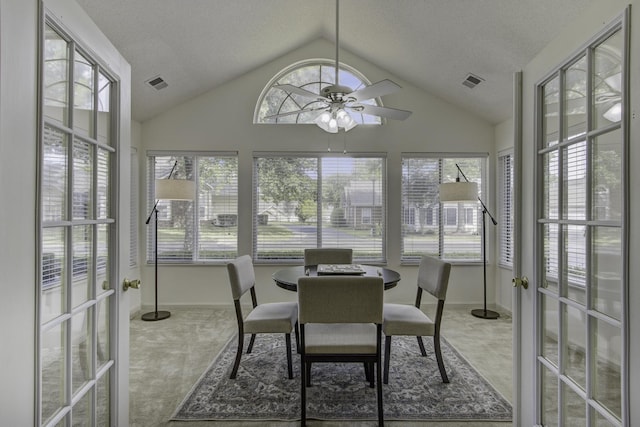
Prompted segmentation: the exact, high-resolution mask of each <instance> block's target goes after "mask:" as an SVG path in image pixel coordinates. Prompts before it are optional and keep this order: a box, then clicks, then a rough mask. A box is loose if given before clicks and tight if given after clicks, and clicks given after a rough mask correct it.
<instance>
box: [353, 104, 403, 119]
mask: <svg viewBox="0 0 640 427" xmlns="http://www.w3.org/2000/svg"><path fill="white" fill-rule="evenodd" d="M352 107H353V108H354V111H357V112H359V113H363V114H371V115H372V116H380V117H385V118H387V119H393V120H404V119H406V118H407V117H409V116H410V115H411V114H412V113H411V111H407V110H399V109H397V108H388V107H378V106H377V105H367V104H360V105H357V106H352Z"/></svg>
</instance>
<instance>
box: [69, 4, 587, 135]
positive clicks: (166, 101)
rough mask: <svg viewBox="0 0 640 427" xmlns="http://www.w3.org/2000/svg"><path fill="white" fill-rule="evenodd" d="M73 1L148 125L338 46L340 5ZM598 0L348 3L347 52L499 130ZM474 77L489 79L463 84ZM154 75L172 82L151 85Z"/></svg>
mask: <svg viewBox="0 0 640 427" xmlns="http://www.w3.org/2000/svg"><path fill="white" fill-rule="evenodd" d="M77 1H78V3H79V4H80V6H82V7H83V8H84V10H85V11H86V12H87V13H88V14H89V16H91V18H92V19H93V20H94V21H95V22H96V23H97V25H98V26H99V27H100V28H101V29H102V31H103V32H104V33H105V34H106V36H107V37H108V38H109V39H110V40H111V42H112V43H113V44H114V45H115V46H116V47H117V48H118V50H119V51H120V53H121V54H122V55H124V57H125V58H126V59H127V60H128V61H129V63H130V64H131V68H132V104H133V105H132V111H133V118H134V119H135V120H138V121H141V122H143V121H145V120H147V119H149V118H151V117H154V116H155V115H157V114H159V113H161V112H163V111H165V110H167V109H169V108H171V107H172V106H174V105H177V104H180V103H182V102H184V101H186V100H188V99H190V98H193V97H195V96H198V95H200V94H202V93H205V92H208V91H210V90H212V89H214V88H216V87H217V86H219V85H222V84H224V83H226V82H228V81H230V80H232V79H234V78H237V77H239V76H241V75H243V74H245V73H247V72H249V71H251V70H253V69H255V68H257V67H260V66H261V65H263V64H266V63H268V62H270V61H272V60H274V59H276V58H278V57H280V56H281V55H284V54H286V53H288V52H290V51H292V50H294V49H296V48H299V47H301V46H304V45H305V44H307V43H309V42H311V41H313V40H316V39H318V38H325V39H327V40H329V41H331V42H332V43H334V42H335V24H336V17H335V1H334V0H228V1H225V0H77ZM593 1H599V0H393V1H392V0H342V1H341V2H340V47H341V48H343V49H345V50H348V51H349V52H351V53H352V54H355V55H358V56H360V57H361V58H363V59H365V60H367V61H369V62H371V63H373V64H376V65H377V66H379V67H380V68H382V69H383V70H388V71H389V73H391V74H393V75H395V76H398V77H399V78H401V79H403V80H405V81H407V82H409V83H410V84H412V85H414V86H416V87H419V88H422V89H424V90H425V91H427V92H429V93H432V94H434V95H436V96H438V97H440V98H442V99H444V100H446V101H448V102H450V103H452V104H454V105H457V106H459V107H461V108H463V109H466V110H468V111H470V112H472V113H474V114H476V115H477V116H479V117H481V118H484V119H486V120H487V121H489V122H491V123H499V122H501V121H503V120H505V119H507V118H509V117H510V115H511V110H512V107H511V105H512V95H511V94H512V81H513V73H514V72H515V71H518V70H520V69H522V68H523V67H524V66H525V65H526V64H527V63H528V62H529V61H530V60H531V59H532V58H533V57H534V56H535V55H536V54H537V53H538V52H539V51H540V50H541V49H542V48H543V47H544V46H545V45H547V44H548V43H549V42H550V41H551V40H552V39H553V38H554V36H555V35H556V34H558V33H559V31H560V30H561V29H562V26H563V24H564V23H565V22H570V21H571V20H573V18H574V17H575V16H577V14H579V13H580V12H581V11H582V10H583V9H584V8H586V7H587V6H588V5H589V4H590V3H592V2H593ZM327 57H328V58H333V57H334V52H327ZM469 73H472V74H474V75H476V76H479V77H481V78H482V79H484V81H483V82H481V83H480V84H479V85H478V86H476V87H475V88H473V89H470V88H468V87H466V86H464V85H463V84H462V82H463V81H464V79H465V78H466V77H467V75H468V74H469ZM156 76H162V78H163V79H164V80H165V81H166V82H167V83H168V87H167V88H165V89H163V90H161V91H157V90H156V89H153V88H151V87H150V86H148V85H147V84H146V83H145V82H146V81H148V80H149V79H151V78H153V77H156ZM268 77H269V78H270V77H271V76H268ZM265 83H266V80H265ZM257 95H258V94H256V96H257Z"/></svg>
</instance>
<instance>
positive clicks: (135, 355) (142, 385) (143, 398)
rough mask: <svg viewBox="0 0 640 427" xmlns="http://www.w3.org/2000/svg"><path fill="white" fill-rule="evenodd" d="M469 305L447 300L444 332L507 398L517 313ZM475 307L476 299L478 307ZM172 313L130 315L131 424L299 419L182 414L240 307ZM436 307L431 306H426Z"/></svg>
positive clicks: (227, 426)
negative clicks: (149, 317) (180, 418)
mask: <svg viewBox="0 0 640 427" xmlns="http://www.w3.org/2000/svg"><path fill="white" fill-rule="evenodd" d="M469 308H470V307H460V306H452V305H449V306H446V307H445V315H444V320H443V324H442V333H443V336H444V337H445V338H446V339H447V340H448V341H449V342H450V343H451V344H453V346H454V347H455V348H456V349H458V351H459V352H460V353H461V354H463V355H464V356H465V358H467V360H469V362H471V364H472V365H473V366H474V367H475V368H476V369H477V370H478V371H480V373H482V375H484V377H485V378H487V379H488V380H489V381H490V382H491V383H492V384H493V386H494V387H495V388H496V389H497V390H498V391H500V392H501V393H502V394H503V395H504V396H505V397H506V398H507V399H511V390H512V379H511V370H512V356H511V351H512V350H511V316H510V315H508V314H505V313H503V314H502V316H501V317H500V319H497V320H484V319H478V318H476V317H473V316H472V315H471V314H470V313H469ZM474 308H477V307H474ZM170 309H171V317H170V318H169V319H166V320H163V321H160V322H143V321H141V320H140V317H139V316H137V317H136V318H134V319H133V320H132V321H131V355H130V424H131V427H203V426H214V425H216V426H224V427H238V426H251V427H254V426H297V425H299V422H282V421H278V422H265V421H259V422H247V421H243V422H228V421H225V422H222V421H207V422H194V421H189V422H177V421H169V418H170V417H171V415H172V414H173V411H174V410H175V409H176V407H177V406H178V405H179V404H180V402H181V401H182V399H183V398H184V396H185V395H186V394H187V392H188V391H189V390H190V389H191V387H192V386H193V384H194V383H195V381H196V380H197V379H198V378H199V377H200V375H201V374H202V373H203V372H204V370H205V369H206V368H207V367H208V366H209V364H210V362H211V360H212V359H213V358H214V357H215V356H216V354H217V353H218V351H220V349H221V348H222V346H223V345H224V344H225V342H226V341H227V340H228V339H229V338H230V337H231V336H232V335H233V334H234V333H235V331H236V324H235V314H234V312H233V309H232V308H231V307H229V308H211V307H207V308H204V307H198V308H170ZM426 311H427V312H428V313H430V309H426ZM307 424H308V425H309V426H326V427H338V426H340V427H342V426H374V425H376V423H375V422H354V421H349V422H328V421H313V420H310V421H309V422H308V423H307ZM385 424H386V425H389V426H394V427H395V426H407V427H414V426H426V427H430V426H445V427H456V426H457V427H470V426H474V427H475V426H477V427H490V426H499V427H505V426H508V425H510V423H504V422H503V423H492V422H466V423H464V422H462V423H461V422H449V423H445V422H407V421H396V422H392V421H389V422H387V423H385Z"/></svg>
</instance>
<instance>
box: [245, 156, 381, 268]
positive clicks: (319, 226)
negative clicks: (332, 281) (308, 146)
mask: <svg viewBox="0 0 640 427" xmlns="http://www.w3.org/2000/svg"><path fill="white" fill-rule="evenodd" d="M266 158H285V159H286V158H309V159H316V160H317V164H316V168H317V169H316V170H317V173H318V176H317V178H316V189H317V194H318V195H320V196H319V197H317V198H319V199H322V197H323V196H322V194H323V193H322V188H323V183H324V180H323V177H326V176H327V175H323V173H324V172H325V171H324V170H323V167H322V160H323V159H326V158H336V159H343V158H351V159H355V160H357V159H377V160H379V161H380V168H381V170H380V175H381V182H380V184H379V191H380V199H381V200H380V201H379V202H380V204H381V208H380V215H381V218H380V221H379V223H380V225H379V227H375V228H374V227H369V228H371V234H370V235H371V236H375V237H376V238H378V239H379V240H380V243H379V245H380V249H379V256H377V255H376V256H362V255H359V254H358V249H356V248H354V255H353V257H354V262H359V263H367V264H373V265H385V264H386V263H387V254H386V252H387V244H386V240H387V239H386V232H387V227H388V225H387V223H388V220H389V218H388V210H387V209H388V208H387V203H388V195H387V179H388V178H387V153H382V152H371V153H369V152H367V153H363V152H359V153H346V154H336V153H322V152H254V153H253V181H252V198H253V200H252V206H253V208H252V218H253V228H252V257H253V261H254V263H255V264H298V263H299V262H301V261H303V260H304V249H305V248H309V247H314V248H316V247H317V248H321V247H343V246H341V245H339V244H333V243H330V244H326V245H325V244H323V229H324V227H323V220H322V217H323V204H322V203H317V206H316V209H317V215H316V222H315V227H316V230H315V234H316V240H315V245H313V246H311V245H309V244H306V245H305V244H301V245H300V246H299V247H296V246H295V244H294V245H292V246H291V249H292V251H298V252H299V254H293V255H292V256H290V257H283V258H275V257H274V258H271V257H261V256H259V247H258V246H259V244H260V243H259V241H258V236H259V230H258V225H259V223H260V224H263V223H264V222H261V221H259V218H258V217H259V216H261V214H260V212H259V211H260V200H259V199H258V184H259V182H258V181H259V176H258V161H259V160H261V159H266ZM374 185H375V184H374ZM374 191H375V192H377V191H378V188H377V187H376V188H375V189H374ZM316 202H317V200H316ZM376 202H377V200H375V199H374V203H376ZM361 209H362V208H359V210H357V213H356V215H357V218H358V220H361V219H362V210H361ZM376 210H377V209H375V210H372V212H371V215H372V220H373V222H376V221H375V220H376V218H374V217H375V216H376V215H377V212H376ZM325 214H326V212H325ZM325 216H326V215H325ZM318 218H320V220H318ZM345 243H347V244H350V243H353V242H352V241H346V242H345ZM344 247H352V246H351V245H348V246H344ZM373 248H374V249H375V248H376V246H375V245H374V246H373ZM375 252H376V253H377V252H378V250H377V249H376V251H375Z"/></svg>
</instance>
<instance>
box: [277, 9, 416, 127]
mask: <svg viewBox="0 0 640 427" xmlns="http://www.w3.org/2000/svg"><path fill="white" fill-rule="evenodd" d="M338 53H339V0H336V62H335V82H336V83H335V84H333V85H330V86H326V87H324V88H322V89H321V90H320V93H314V92H310V91H308V90H306V89H303V88H301V87H298V86H294V85H291V84H277V85H274V86H273V87H274V88H278V89H281V90H283V91H285V92H287V93H288V94H289V95H291V94H296V95H299V96H301V97H303V98H306V99H309V100H311V102H309V103H308V104H307V105H306V106H305V107H303V108H302V109H300V110H295V111H287V112H285V113H280V114H274V115H272V116H267V117H265V118H278V117H284V116H291V115H295V114H301V113H309V112H311V113H316V116H315V119H314V122H315V123H316V124H317V125H318V126H319V127H320V128H322V129H324V130H325V131H327V132H330V133H337V132H338V130H339V129H340V128H342V129H344V130H345V132H346V131H348V130H351V129H353V128H354V127H355V126H356V125H357V124H358V123H357V122H356V121H355V120H354V119H353V117H351V115H350V114H349V112H354V113H361V114H369V115H372V116H378V117H384V118H388V119H393V120H404V119H406V118H407V117H409V116H410V115H411V111H406V110H399V109H396V108H388V107H379V106H377V105H371V104H368V103H363V101H366V100H369V99H373V98H377V97H379V96H383V95H388V94H390V93H393V92H396V91H398V90H399V89H401V87H400V86H399V85H398V84H396V83H394V82H392V81H391V80H388V79H385V80H381V81H379V82H377V83H373V84H372V85H370V86H366V87H363V88H362V89H358V90H356V91H354V90H353V89H351V88H350V87H348V86H342V85H340V82H339V81H338V71H339V62H338Z"/></svg>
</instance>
